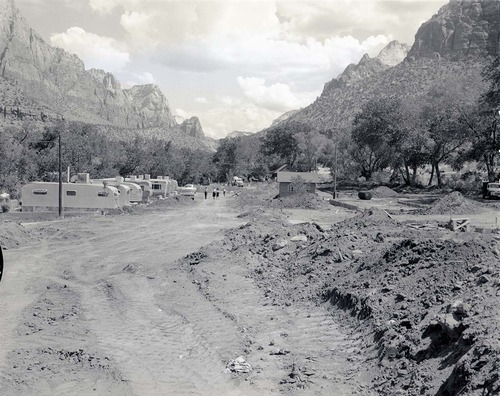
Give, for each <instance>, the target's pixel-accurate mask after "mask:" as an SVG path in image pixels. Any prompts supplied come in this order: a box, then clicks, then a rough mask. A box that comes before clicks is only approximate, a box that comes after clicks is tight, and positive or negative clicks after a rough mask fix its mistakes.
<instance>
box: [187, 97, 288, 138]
mask: <svg viewBox="0 0 500 396" xmlns="http://www.w3.org/2000/svg"><path fill="white" fill-rule="evenodd" d="M196 115H197V116H198V118H199V119H200V122H201V125H202V126H203V130H204V131H205V133H206V134H207V135H208V136H210V137H213V138H222V137H225V136H226V135H227V134H228V133H230V132H233V131H247V132H257V131H260V130H262V129H264V128H267V127H268V126H269V125H270V124H271V122H272V121H273V120H274V119H276V118H278V117H279V116H280V115H281V113H280V112H277V111H272V110H267V109H263V108H260V107H258V106H256V105H253V104H251V103H250V104H249V103H246V104H241V105H239V106H233V107H226V106H223V107H216V108H212V109H210V110H208V111H205V112H197V113H196Z"/></svg>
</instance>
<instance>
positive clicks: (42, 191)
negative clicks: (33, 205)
mask: <svg viewBox="0 0 500 396" xmlns="http://www.w3.org/2000/svg"><path fill="white" fill-rule="evenodd" d="M33 194H35V195H47V190H45V189H41V188H40V189H37V190H33Z"/></svg>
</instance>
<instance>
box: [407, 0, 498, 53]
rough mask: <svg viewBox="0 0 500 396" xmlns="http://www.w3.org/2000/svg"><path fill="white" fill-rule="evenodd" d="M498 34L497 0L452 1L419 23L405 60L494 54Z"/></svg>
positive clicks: (496, 49) (496, 51) (496, 50)
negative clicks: (425, 20)
mask: <svg viewBox="0 0 500 396" xmlns="http://www.w3.org/2000/svg"><path fill="white" fill-rule="evenodd" d="M499 37H500V2H499V1H490V0H451V1H450V2H449V3H448V4H446V5H444V6H443V7H441V9H440V10H439V11H438V13H437V14H436V15H434V16H433V17H432V18H431V19H430V20H428V21H427V22H425V23H424V24H422V26H420V28H419V29H418V31H417V34H416V35H415V43H414V44H413V46H412V48H411V50H410V52H409V53H408V59H409V60H413V59H418V58H422V57H425V58H440V57H446V58H450V59H460V58H463V57H468V56H477V55H496V54H498V50H499Z"/></svg>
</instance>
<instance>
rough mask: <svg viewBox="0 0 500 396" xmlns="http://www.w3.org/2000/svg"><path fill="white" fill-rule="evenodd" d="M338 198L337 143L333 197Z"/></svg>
mask: <svg viewBox="0 0 500 396" xmlns="http://www.w3.org/2000/svg"><path fill="white" fill-rule="evenodd" d="M336 198H337V145H335V165H334V171H333V199H336Z"/></svg>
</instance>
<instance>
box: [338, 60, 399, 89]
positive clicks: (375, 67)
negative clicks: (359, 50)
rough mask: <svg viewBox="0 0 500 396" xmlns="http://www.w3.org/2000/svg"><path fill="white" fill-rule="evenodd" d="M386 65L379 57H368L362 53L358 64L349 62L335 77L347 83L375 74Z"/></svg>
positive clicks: (386, 66)
mask: <svg viewBox="0 0 500 396" xmlns="http://www.w3.org/2000/svg"><path fill="white" fill-rule="evenodd" d="M388 67H389V66H388V65H386V64H385V63H383V62H382V61H381V60H380V59H378V58H370V57H369V56H368V54H364V55H363V57H362V58H361V60H360V61H359V62H358V64H354V63H351V64H350V65H349V66H347V67H346V68H345V70H344V71H343V72H342V74H341V75H340V76H339V77H338V78H337V79H338V80H339V81H340V82H342V83H344V84H347V85H348V84H352V83H354V82H356V81H359V80H362V79H364V78H366V77H370V76H372V75H374V74H377V73H379V72H381V71H382V70H385V69H387V68H388Z"/></svg>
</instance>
